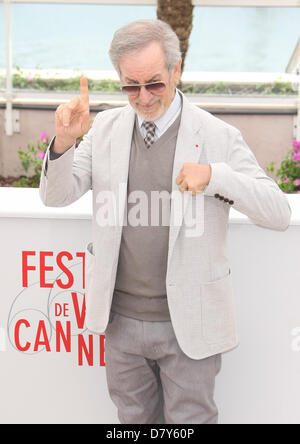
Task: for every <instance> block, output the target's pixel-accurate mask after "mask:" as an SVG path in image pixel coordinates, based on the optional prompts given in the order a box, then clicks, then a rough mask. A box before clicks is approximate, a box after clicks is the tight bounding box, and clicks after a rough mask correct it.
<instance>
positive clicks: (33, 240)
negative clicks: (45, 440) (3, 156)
mask: <svg viewBox="0 0 300 444" xmlns="http://www.w3.org/2000/svg"><path fill="white" fill-rule="evenodd" d="M288 198H289V201H290V204H291V206H292V208H293V220H292V224H291V226H290V227H289V228H288V230H287V231H285V232H276V231H271V230H267V229H264V228H260V227H257V226H255V225H253V224H251V223H249V221H248V219H247V218H246V217H244V216H243V215H241V214H239V213H237V212H235V211H234V210H232V211H231V218H230V226H229V257H230V261H231V271H232V276H233V283H234V290H235V297H236V303H237V307H238V317H239V328H240V346H239V348H237V349H236V350H234V351H232V352H230V353H227V354H225V355H224V356H223V368H222V371H221V373H220V375H219V376H218V378H217V386H216V401H217V404H218V406H219V409H220V423H223V424H240V423H242V424H247V423H252V424H259V423H287V424H291V423H300V410H299V408H298V397H299V393H300V290H299V280H300V277H299V276H300V274H299V245H300V227H299V224H300V217H299V216H300V203H298V200H299V199H300V198H299V196H288ZM0 199H1V203H2V204H1V207H2V209H1V210H0V242H1V250H0V267H1V268H0V269H1V283H2V291H1V298H0V394H1V395H0V423H3V424H5V423H10V424H18V423H67V424H71V423H88V424H92V423H118V418H117V413H116V409H115V406H114V405H113V404H112V402H111V400H110V398H109V395H108V391H107V387H106V377H105V367H104V366H103V361H104V358H105V354H104V338H103V337H102V338H101V337H99V336H97V335H91V334H90V333H89V332H87V331H85V328H84V325H82V322H83V321H84V311H83V308H84V304H83V294H84V279H83V262H82V261H83V257H82V253H83V252H84V249H85V246H86V244H87V243H88V242H90V241H91V220H90V212H91V194H90V193H89V194H87V195H86V196H84V198H82V199H80V201H78V202H77V203H76V204H74V205H72V206H70V207H67V208H60V209H56V208H46V207H44V206H43V205H42V204H41V202H40V200H39V197H38V192H37V190H15V189H0ZM72 294H73V296H72ZM68 335H69V336H68ZM18 348H19V349H22V350H23V351H20V350H18ZM66 350H69V351H66ZM179 408H180V407H179Z"/></svg>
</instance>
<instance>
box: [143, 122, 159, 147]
mask: <svg viewBox="0 0 300 444" xmlns="http://www.w3.org/2000/svg"><path fill="white" fill-rule="evenodd" d="M143 125H144V128H145V130H146V132H147V134H146V137H145V139H144V141H145V144H146V147H147V148H150V147H151V145H152V143H153V142H154V134H155V128H156V126H155V123H153V122H146V121H145V122H143Z"/></svg>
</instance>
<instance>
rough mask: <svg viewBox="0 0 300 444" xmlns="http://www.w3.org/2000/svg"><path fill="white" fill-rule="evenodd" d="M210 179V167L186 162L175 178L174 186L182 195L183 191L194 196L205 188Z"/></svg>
mask: <svg viewBox="0 0 300 444" xmlns="http://www.w3.org/2000/svg"><path fill="white" fill-rule="evenodd" d="M210 178H211V166H210V165H208V164H199V163H191V162H186V163H184V164H183V167H182V168H181V170H180V172H179V175H178V176H177V179H176V184H177V185H178V186H179V190H180V191H181V192H182V193H184V191H190V192H191V193H192V194H193V195H195V194H196V193H199V192H201V191H203V190H204V189H205V188H206V186H207V185H208V184H209V182H210Z"/></svg>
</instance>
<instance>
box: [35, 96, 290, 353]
mask: <svg viewBox="0 0 300 444" xmlns="http://www.w3.org/2000/svg"><path fill="white" fill-rule="evenodd" d="M182 98H183V109H182V119H181V124H180V128H179V132H178V138H177V145H176V152H175V159H174V166H173V176H172V189H173V190H174V191H176V192H178V186H177V185H176V177H177V176H178V174H179V171H180V169H181V168H182V166H183V164H184V163H185V162H194V163H201V164H202V163H209V164H211V167H212V176H211V180H210V183H209V185H208V186H207V188H206V190H205V192H204V193H201V194H198V195H197V196H192V195H191V193H185V194H188V198H187V199H186V207H185V211H187V210H188V208H189V205H191V204H192V203H195V199H199V202H200V200H201V199H202V201H201V202H202V210H203V211H202V213H201V215H202V216H201V219H202V221H201V223H202V222H203V223H204V226H203V233H202V234H201V235H198V236H190V235H189V234H188V227H187V224H186V221H185V217H184V213H183V214H182V215H179V223H178V214H175V212H176V211H177V210H176V208H178V206H177V207H176V206H175V205H174V204H173V200H171V222H170V231H169V249H168V268H167V275H166V288H167V298H168V304H169V309H170V315H171V320H172V324H173V328H174V331H175V334H176V337H177V340H178V343H179V345H180V347H181V349H182V350H183V352H184V353H185V354H186V355H187V356H189V357H190V358H193V359H202V358H206V357H208V356H211V355H214V354H217V353H223V352H226V351H229V350H231V349H233V348H235V347H236V346H237V345H238V335H237V325H236V315H235V303H234V295H233V289H232V275H231V272H230V264H229V262H228V258H227V231H228V216H229V210H230V207H231V206H233V207H234V208H235V209H236V210H238V211H240V212H241V213H244V214H246V215H247V216H248V217H249V218H250V219H251V220H252V222H253V223H255V224H257V225H259V226H262V227H266V228H269V229H273V230H280V231H283V230H286V229H287V227H288V226H289V223H290V217H291V209H290V207H289V204H288V201H287V199H286V197H285V195H284V193H283V192H282V191H281V190H280V188H279V187H278V185H277V184H276V182H274V181H273V180H272V179H271V178H270V177H268V176H267V175H266V174H265V172H264V170H263V169H262V168H261V167H260V166H259V165H258V163H257V160H256V158H255V156H254V155H253V153H252V151H251V150H250V149H249V148H248V146H247V145H246V143H245V142H244V141H243V138H242V136H241V134H240V132H239V131H238V130H237V129H236V128H234V127H232V126H230V125H228V124H227V123H225V122H223V121H222V120H220V119H218V118H216V117H214V116H212V115H211V114H210V113H208V112H206V111H203V110H201V109H199V108H198V107H196V106H194V105H192V104H191V103H189V101H188V100H187V98H186V97H185V96H184V95H182ZM134 120H135V112H134V110H133V109H132V107H131V106H130V105H128V106H126V107H122V108H116V109H112V110H108V111H105V112H101V113H98V114H97V116H96V118H95V120H94V122H93V125H92V127H91V129H90V131H89V132H88V133H87V135H85V136H84V140H83V141H82V142H81V144H80V145H79V147H78V148H76V149H75V148H74V147H72V148H70V149H69V150H68V151H66V152H65V153H64V154H63V155H62V156H61V157H59V158H58V159H56V160H50V159H49V147H48V149H47V152H46V155H45V158H44V163H43V169H42V174H41V182H40V197H41V199H42V201H43V203H44V204H45V205H47V206H53V207H59V206H66V205H69V204H71V203H72V202H74V201H76V200H77V199H79V198H80V197H81V196H82V195H83V194H84V193H85V192H86V191H88V190H90V189H91V188H92V189H93V229H92V243H90V244H89V245H88V246H87V249H86V283H87V285H86V302H87V313H86V325H87V328H88V329H89V330H90V331H92V332H95V333H97V334H102V333H105V330H106V327H107V324H108V321H109V314H110V307H111V302H112V297H113V291H114V286H115V279H116V272H117V265H118V257H119V249H120V242H121V236H122V223H118V222H117V223H115V224H114V225H106V226H100V225H101V224H99V223H98V222H97V211H98V210H99V208H100V205H101V203H100V200H101V199H99V196H100V195H101V192H103V191H106V190H107V191H110V192H113V193H115V196H117V195H118V196H119V201H118V206H119V209H120V211H119V214H121V215H122V217H123V215H125V201H126V198H127V193H126V186H127V179H128V168H129V156H130V148H131V139H132V133H133V126H134ZM46 162H47V171H46V169H45V164H46ZM122 184H123V186H125V188H123V191H124V190H125V191H124V192H123V194H121V195H120V194H118V193H119V190H120V187H122ZM99 193H100V194H99ZM97 197H98V201H97ZM224 199H226V200H224ZM201 202H200V203H201ZM122 217H121V219H120V220H123V219H122ZM174 220H176V223H173V221H174ZM141 248H142V246H141ZM233 279H234V277H233Z"/></svg>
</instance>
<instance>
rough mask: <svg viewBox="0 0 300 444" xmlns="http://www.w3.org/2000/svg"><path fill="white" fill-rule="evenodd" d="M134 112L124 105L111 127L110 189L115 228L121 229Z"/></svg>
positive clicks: (125, 199) (125, 200) (125, 198)
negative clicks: (114, 200) (114, 205)
mask: <svg viewBox="0 0 300 444" xmlns="http://www.w3.org/2000/svg"><path fill="white" fill-rule="evenodd" d="M134 121H135V112H134V110H133V109H132V108H131V106H129V105H128V106H126V107H125V108H124V111H123V113H122V114H121V116H120V118H119V119H117V120H116V121H115V123H114V125H113V128H112V139H111V159H110V177H111V191H112V192H113V196H114V197H115V199H116V205H117V207H116V210H117V211H116V214H115V222H116V228H118V229H119V231H120V232H121V231H122V227H123V222H124V217H125V207H126V202H127V182H128V172H129V160H130V151H131V141H132V134H133V127H134Z"/></svg>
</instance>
